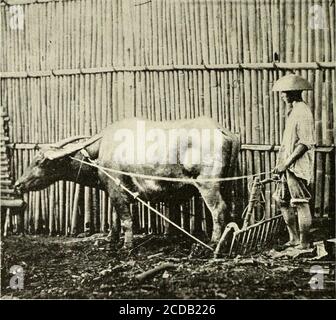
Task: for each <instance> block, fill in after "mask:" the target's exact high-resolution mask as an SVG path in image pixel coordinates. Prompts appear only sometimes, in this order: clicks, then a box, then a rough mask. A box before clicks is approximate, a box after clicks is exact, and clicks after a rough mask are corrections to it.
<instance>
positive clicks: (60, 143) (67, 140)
mask: <svg viewBox="0 0 336 320" xmlns="http://www.w3.org/2000/svg"><path fill="white" fill-rule="evenodd" d="M87 138H90V137H88V136H83V135H80V136H73V137H69V138H65V139H63V140H61V141H58V142H56V143H54V144H52V146H53V147H55V148H62V147H64V146H65V145H67V144H69V143H71V142H74V141H77V140H81V139H87Z"/></svg>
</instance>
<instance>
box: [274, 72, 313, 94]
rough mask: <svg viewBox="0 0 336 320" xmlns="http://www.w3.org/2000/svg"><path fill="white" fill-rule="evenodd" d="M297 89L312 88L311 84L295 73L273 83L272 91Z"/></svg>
mask: <svg viewBox="0 0 336 320" xmlns="http://www.w3.org/2000/svg"><path fill="white" fill-rule="evenodd" d="M297 90H313V87H312V85H311V84H310V83H309V82H308V81H307V80H306V79H304V78H302V77H300V76H297V75H296V74H288V75H286V76H284V77H282V78H280V79H279V80H278V81H276V82H275V83H274V85H273V89H272V91H297Z"/></svg>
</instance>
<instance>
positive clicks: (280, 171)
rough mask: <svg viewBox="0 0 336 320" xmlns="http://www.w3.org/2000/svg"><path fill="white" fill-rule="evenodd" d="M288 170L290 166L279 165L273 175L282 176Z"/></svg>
mask: <svg viewBox="0 0 336 320" xmlns="http://www.w3.org/2000/svg"><path fill="white" fill-rule="evenodd" d="M287 169H288V166H287V165H285V164H278V165H277V166H276V167H275V168H274V169H273V173H275V174H281V173H284V172H285V171H286V170H287Z"/></svg>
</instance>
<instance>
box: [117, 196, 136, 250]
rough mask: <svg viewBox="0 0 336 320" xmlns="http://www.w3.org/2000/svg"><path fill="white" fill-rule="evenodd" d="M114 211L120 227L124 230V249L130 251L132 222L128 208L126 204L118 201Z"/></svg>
mask: <svg viewBox="0 0 336 320" xmlns="http://www.w3.org/2000/svg"><path fill="white" fill-rule="evenodd" d="M115 206H116V210H117V213H118V216H119V218H120V220H121V227H122V228H123V230H124V246H123V248H124V249H131V248H132V247H133V220H132V214H131V210H130V206H129V205H128V203H127V202H124V201H120V200H119V201H118V202H117V203H116V205H115Z"/></svg>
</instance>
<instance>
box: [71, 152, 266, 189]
mask: <svg viewBox="0 0 336 320" xmlns="http://www.w3.org/2000/svg"><path fill="white" fill-rule="evenodd" d="M70 158H71V159H72V160H75V161H78V162H82V163H85V164H87V165H89V166H91V167H95V168H97V169H100V170H105V171H109V172H112V173H117V174H121V175H124V176H129V177H135V178H142V179H148V180H161V181H169V182H183V183H191V184H194V183H195V182H197V183H200V182H221V181H235V180H240V179H246V178H252V177H256V176H261V175H266V174H270V173H272V171H264V172H260V173H255V174H249V175H244V176H238V177H227V178H197V179H192V178H187V179H185V178H170V177H160V176H152V175H147V174H141V173H134V172H126V171H122V170H117V169H111V168H106V167H103V166H100V165H98V164H96V163H94V162H88V161H84V160H80V159H76V158H74V157H70Z"/></svg>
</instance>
